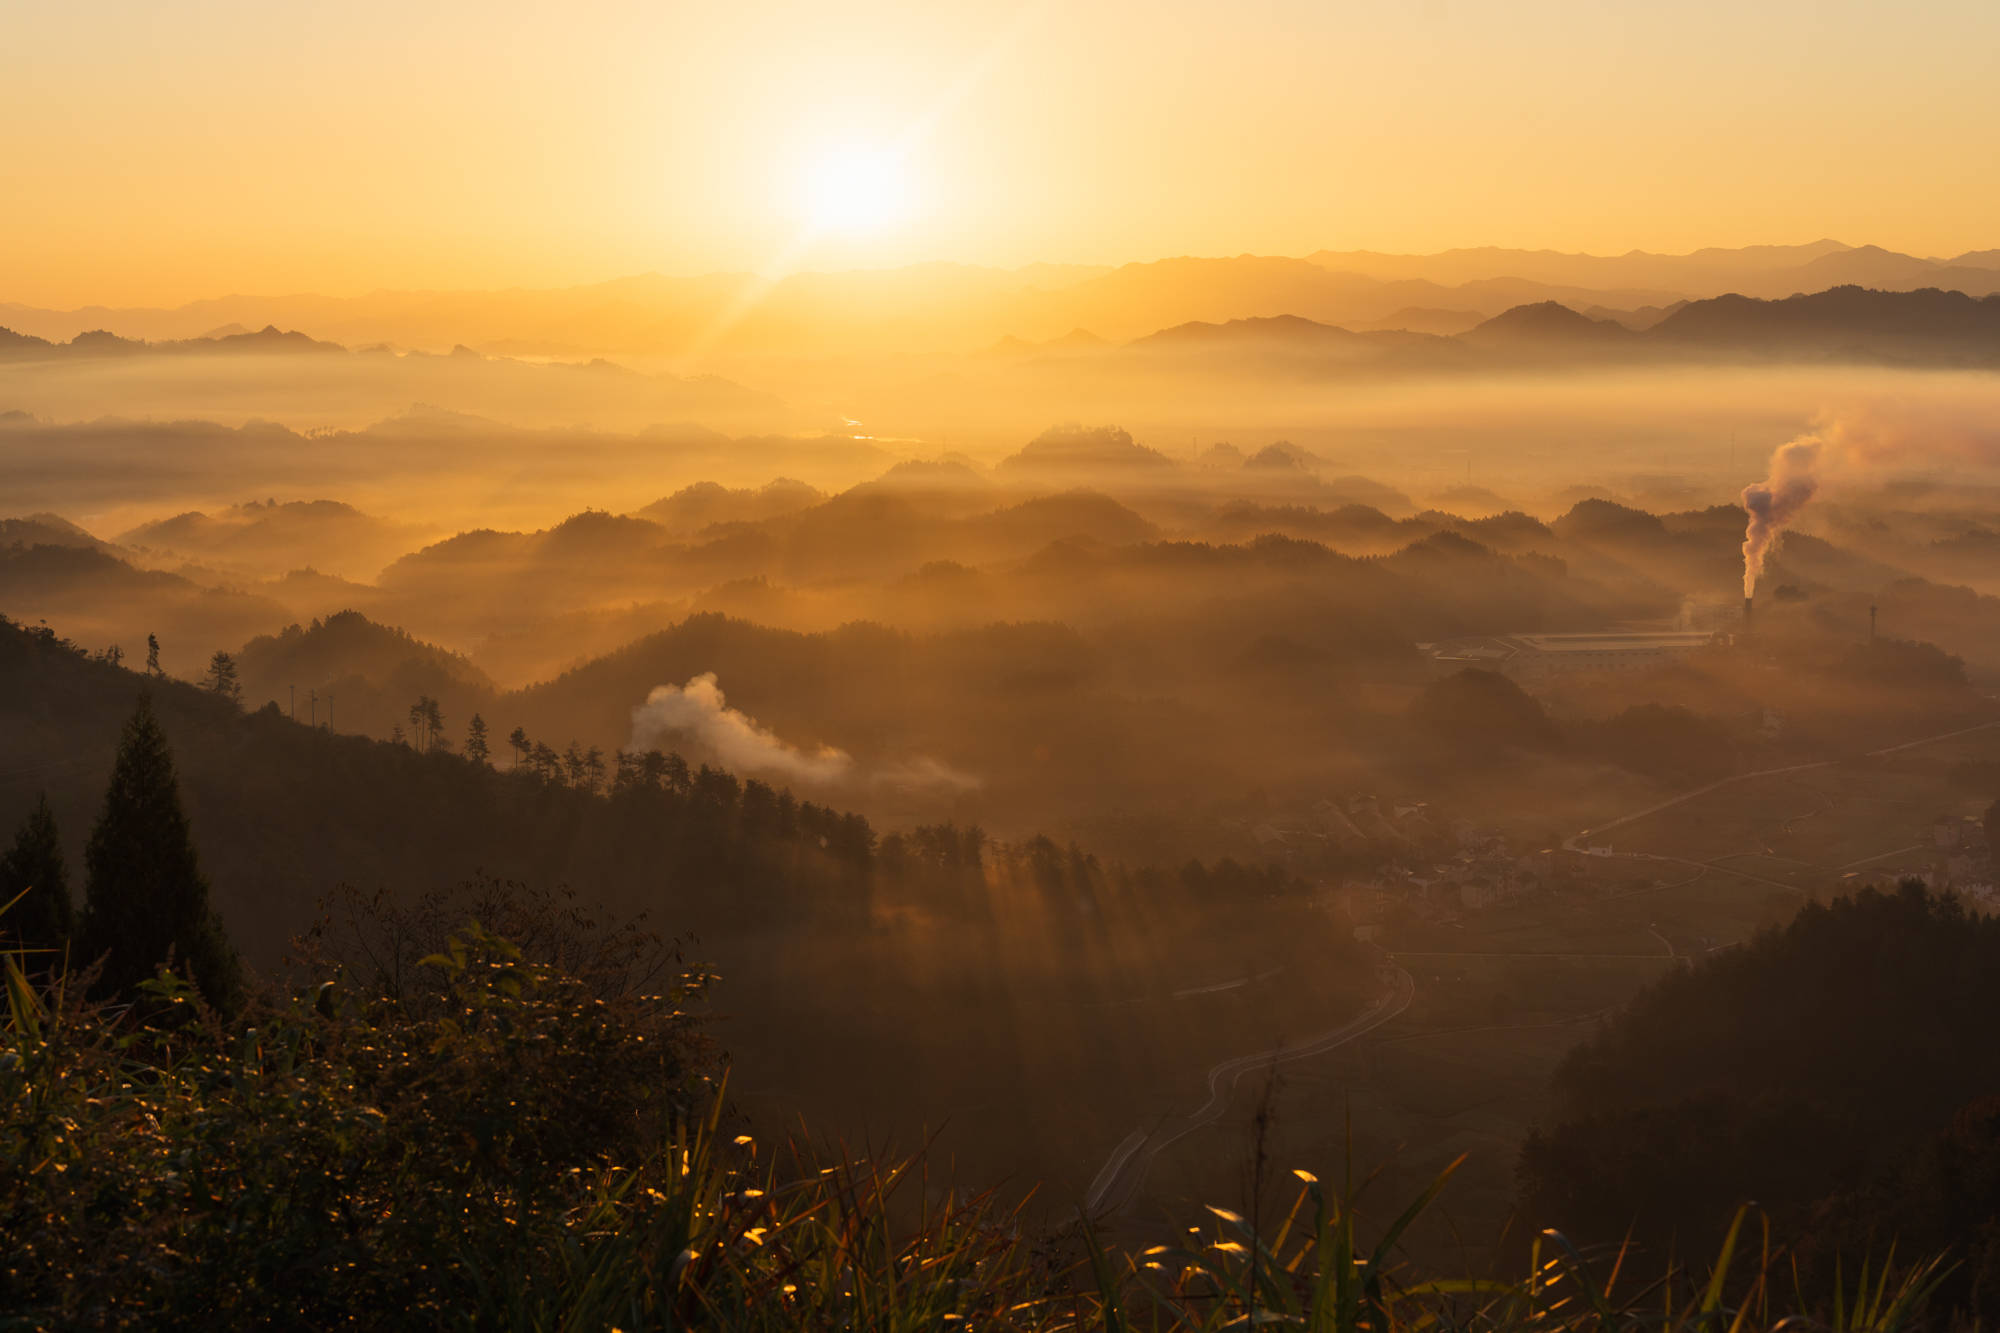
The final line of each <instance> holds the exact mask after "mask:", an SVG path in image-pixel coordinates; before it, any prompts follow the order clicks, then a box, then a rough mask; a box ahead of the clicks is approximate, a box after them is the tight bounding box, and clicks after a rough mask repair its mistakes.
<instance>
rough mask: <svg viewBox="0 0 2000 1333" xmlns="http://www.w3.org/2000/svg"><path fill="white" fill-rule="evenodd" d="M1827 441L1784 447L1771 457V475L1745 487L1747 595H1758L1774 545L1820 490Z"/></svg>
mask: <svg viewBox="0 0 2000 1333" xmlns="http://www.w3.org/2000/svg"><path fill="white" fill-rule="evenodd" d="M1824 448H1825V442H1824V441H1822V440H1820V439H1819V438H1817V437H1816V436H1805V437H1803V438H1800V439H1796V440H1793V441H1792V442H1791V443H1789V444H1784V445H1780V446H1779V447H1778V451H1777V452H1776V453H1774V454H1772V455H1771V472H1770V475H1769V476H1768V477H1766V478H1765V479H1764V480H1763V481H1760V482H1757V483H1755V484H1753V485H1750V486H1745V487H1744V488H1743V512H1744V513H1745V514H1747V515H1749V523H1748V524H1747V525H1746V526H1745V528H1744V530H1743V595H1744V596H1745V597H1750V596H1754V595H1755V594H1756V592H1757V580H1758V579H1759V578H1760V577H1761V576H1762V575H1763V573H1764V560H1765V557H1767V556H1768V555H1769V554H1770V553H1771V543H1772V542H1773V541H1774V540H1775V539H1776V538H1777V535H1778V534H1779V533H1780V532H1783V531H1784V530H1785V528H1786V527H1787V526H1788V525H1789V524H1790V523H1791V521H1792V520H1793V519H1794V518H1796V517H1797V516H1798V513H1799V511H1800V510H1801V509H1804V508H1805V507H1806V504H1807V502H1809V501H1810V500H1811V499H1812V498H1813V496H1814V494H1815V493H1817V492H1818V490H1819V477H1818V475H1817V472H1816V470H1817V468H1818V466H1819V458H1820V452H1821V451H1822V450H1823V449H1824Z"/></svg>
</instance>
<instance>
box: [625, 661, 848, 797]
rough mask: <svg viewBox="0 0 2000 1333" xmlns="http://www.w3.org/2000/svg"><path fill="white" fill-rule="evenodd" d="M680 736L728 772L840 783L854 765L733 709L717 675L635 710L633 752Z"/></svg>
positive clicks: (659, 694) (662, 692)
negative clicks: (709, 752) (782, 736)
mask: <svg viewBox="0 0 2000 1333" xmlns="http://www.w3.org/2000/svg"><path fill="white" fill-rule="evenodd" d="M679 737H692V738H694V739H695V740H697V741H699V742H700V743H701V744H702V745H704V746H706V747H707V748H708V749H710V750H713V751H714V752H715V755H716V757H717V758H718V759H720V760H721V761H722V763H723V764H724V766H726V767H728V768H737V769H745V770H748V771H751V772H757V773H775V774H779V775H781V776H783V777H785V778H788V779H790V780H792V781H797V782H813V783H829V782H837V781H839V780H840V779H842V778H844V777H846V776H847V775H848V773H849V772H850V771H851V770H852V769H853V767H854V758H853V756H852V755H850V754H848V753H847V752H846V751H844V750H836V749H834V748H833V747H832V746H824V745H823V746H821V747H819V748H818V749H816V750H804V749H800V748H799V747H798V746H796V745H793V744H791V743H789V742H787V741H784V740H782V739H780V738H779V737H778V736H777V735H776V734H775V733H774V732H772V731H770V730H769V729H768V728H766V727H763V726H760V725H758V723H757V721H756V719H755V718H752V717H751V716H750V715H749V714H747V713H745V712H743V710H741V709H739V708H731V707H729V705H728V702H727V700H725V699H724V698H723V695H722V687H721V686H719V685H718V684H716V678H715V673H714V672H713V671H704V672H702V673H701V674H700V675H699V676H696V677H695V678H694V679H693V680H690V681H689V682H688V683H687V684H685V685H662V686H660V687H658V688H657V689H655V690H654V691H653V692H652V693H651V694H649V695H647V696H646V702H645V703H643V704H641V705H639V706H638V707H637V708H634V709H633V710H632V745H633V748H635V749H641V750H644V749H651V748H653V747H654V746H657V745H661V744H663V743H666V742H667V741H669V740H670V739H671V738H679Z"/></svg>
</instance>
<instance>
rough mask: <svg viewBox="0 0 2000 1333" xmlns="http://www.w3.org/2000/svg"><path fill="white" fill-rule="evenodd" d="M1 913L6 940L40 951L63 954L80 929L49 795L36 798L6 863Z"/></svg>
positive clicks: (1, 874)
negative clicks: (73, 931)
mask: <svg viewBox="0 0 2000 1333" xmlns="http://www.w3.org/2000/svg"><path fill="white" fill-rule="evenodd" d="M10 903H11V904H12V906H8V904H10ZM0 908H5V914H4V915H0V938H6V939H8V940H10V941H12V942H13V943H14V944H18V945H19V946H21V947H23V948H27V949H36V950H40V949H60V948H62V946H63V945H64V944H66V943H68V942H69V937H70V931H71V929H72V928H73V926H74V921H73V920H72V910H71V907H70V901H69V876H68V874H67V873H65V871H64V869H63V859H62V840H61V839H60V838H59V837H58V836H57V835H56V820H55V816H54V815H53V814H51V813H50V811H49V798H48V793H46V792H44V793H42V794H41V795H40V796H38V797H37V798H36V800H35V807H34V809H32V810H30V811H29V812H28V817H27V819H25V820H24V821H22V824H21V829H20V831H19V832H18V833H16V834H15V835H14V845H13V846H12V847H10V848H9V849H8V851H7V855H6V856H5V857H4V858H0Z"/></svg>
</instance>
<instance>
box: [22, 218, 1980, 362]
mask: <svg viewBox="0 0 2000 1333" xmlns="http://www.w3.org/2000/svg"><path fill="white" fill-rule="evenodd" d="M1847 284H1855V285H1861V286H1866V287H1872V288H1879V289H1885V290H1899V291H1908V290H1916V289H1920V288H1925V287H1937V288H1941V289H1946V290H1957V291H1963V292H1965V293H1966V294H1968V295H1971V296H1974V297H1980V296H1987V295H1991V294H1993V293H1995V292H1996V291H2000V251H1995V250H1978V251H1968V252H1966V253H1964V254H1961V255H1958V256H1955V257H1950V258H1927V257H1923V256H1916V255H1906V254H1901V253H1899V252H1896V251H1891V250H1887V249H1884V248H1882V247H1879V246H1871V245H1862V246H1851V245H1846V244H1843V243H1841V242H1838V241H1832V240H1822V241H1816V242H1813V243H1810V244H1807V245H1791V246H1747V247H1743V248H1740V249H1704V250H1697V251H1693V252H1691V253H1689V254H1685V255H1660V254H1650V253H1647V252H1643V251H1633V252H1631V253H1628V254H1625V255H1615V256H1600V255H1580V254H1564V253H1559V252H1555V251H1529V250H1509V249H1499V248H1484V249H1471V250H1449V251H1444V252H1442V253H1440V254H1436V255H1390V254H1380V253H1375V252H1370V251H1319V252H1317V253H1314V254H1312V255H1309V256H1306V257H1304V258H1293V257H1286V256H1269V255H1238V256H1234V257H1228V258H1203V257H1195V256H1182V257H1176V258H1167V259H1159V260H1152V261H1146V262H1140V263H1130V264H1125V265H1121V266H1119V267H1116V268H1101V267H1088V266H1059V265H1035V266H1030V267H1028V268H1023V269H1014V270H1007V269H997V268H982V267H979V266H975V265H966V264H921V265H914V266H910V267H907V268H901V269H880V270H860V271H855V272H848V273H796V274H792V275H790V276H788V277H785V278H782V279H780V280H778V281H777V282H776V283H769V282H766V281H764V280H762V279H759V278H757V277H755V276H754V275H750V274H731V273H722V274H707V275H702V276H698V277H669V276H664V275H661V274H641V275H636V276H633V277H627V278H619V279H615V280H612V281H609V282H601V283H594V284H588V285H583V286H577V287H569V288H554V289H542V290H511V291H443V292H394V291H387V292H375V293H371V294H369V295H366V296H357V297H323V296H315V295H295V296H284V297H254V296H229V297H222V298H217V299H213V300H204V301H196V302H191V303H189V304H187V305H184V306H180V307H177V308H174V309H170V310H164V309H136V308H135V309H116V308H108V307H87V308H84V309H79V310H72V311H58V310H43V309H36V308H31V307H26V306H19V305H6V304H0V325H4V326H6V327H7V328H9V329H12V330H15V331H16V332H17V335H18V336H14V337H9V336H4V335H0V355H18V354H20V352H21V350H22V347H23V345H24V343H26V344H27V345H28V346H31V347H32V346H33V343H32V340H37V339H38V340H40V341H41V343H43V344H47V343H51V342H60V341H62V340H64V339H73V338H74V337H75V336H76V335H78V334H80V333H84V332H87V331H90V330H110V331H112V333H113V334H115V335H116V336H117V337H118V338H120V339H124V340H127V341H130V340H133V339H148V340H153V341H154V342H161V341H165V342H190V343H191V342H209V343H215V344H218V345H219V344H225V343H228V342H229V341H230V339H232V338H248V339H252V340H255V339H264V338H268V337H269V336H271V334H272V333H273V332H274V331H275V329H279V328H293V329H310V330H312V332H313V335H314V337H316V338H319V339H326V340H331V341H333V342H337V343H342V344H345V345H347V346H349V347H363V346H369V345H372V344H378V343H383V344H389V345H392V346H397V347H405V348H418V349H425V350H430V351H435V352H445V351H448V350H450V349H451V348H453V347H454V346H458V345H463V346H466V347H469V348H471V349H473V350H476V351H481V352H485V353H487V354H490V355H509V356H534V357H547V358H554V359H563V360H572V359H573V360H588V359H589V358H591V357H595V356H606V355H608V356H617V355H621V354H632V355H662V354H668V355H673V354H684V353H687V352H688V351H690V350H691V349H695V348H701V349H704V350H708V349H711V348H712V349H714V350H715V351H717V352H718V353H743V354H760V353H771V352H797V351H801V350H815V351H823V350H824V349H825V348H828V347H835V348H840V349H843V350H846V351H849V352H853V353H855V354H864V353H883V352H903V353H932V352H937V351H941V350H942V351H958V352H966V353H970V352H974V351H978V350H980V349H982V348H993V347H994V346H995V344H997V343H1000V342H1001V340H1003V339H1007V338H1012V339H1016V340H1018V341H1020V342H1024V343H1028V344H1041V343H1048V342H1050V341H1054V340H1060V339H1063V338H1064V336H1065V335H1066V334H1068V333H1069V332H1070V331H1071V330H1077V329H1084V330H1089V331H1090V333H1091V334H1092V335H1095V336H1098V337H1102V338H1104V339H1107V340H1109V341H1113V342H1119V341H1127V340H1130V339H1132V338H1135V337H1138V336H1141V335H1143V334H1146V333H1149V332H1152V331H1154V330H1158V329H1164V328H1170V327H1173V326H1176V325H1180V324H1185V323H1189V322H1191V321H1201V322H1207V323H1226V322H1228V321H1230V320H1236V319H1247V318H1257V317H1272V316H1278V315H1287V314H1290V315H1298V316H1301V317H1304V318H1307V319H1311V320H1314V321H1316V322H1319V323H1325V324H1332V325H1337V326H1340V327H1346V328H1353V329H1384V328H1390V327H1397V328H1404V329H1409V330H1411V331H1415V332H1422V333H1433V334H1451V333H1457V332H1461V331H1463V329H1464V328H1465V327H1468V326H1469V323H1470V322H1472V321H1476V319H1477V318H1482V317H1483V318H1491V317H1492V316H1494V315H1497V314H1500V313H1502V312H1504V311H1506V310H1508V309H1510V308H1512V307H1515V306H1519V305H1530V304H1535V303H1538V302H1543V301H1555V302H1558V303H1560V304H1563V305H1566V306H1569V307H1570V308H1572V309H1577V310H1585V309H1591V308H1599V309H1603V310H1607V311H1618V310H1630V311H1640V310H1644V309H1646V308H1649V307H1650V308H1654V309H1664V308H1666V307H1670V306H1672V305H1674V304H1676V303H1677V302H1680V301H1684V300H1700V299H1707V298H1710V297H1715V296H1719V295H1722V294H1724V293H1728V292H1734V293H1738V294H1741V295H1745V296H1750V297H1758V298H1765V299H1774V298H1782V297H1786V296H1790V295H1793V294H1795V293H1799V292H1813V291H1820V290H1824V289H1826V288H1830V287H1836V286H1842V285H1847ZM748 296H754V297H755V299H754V300H752V301H749V302H748V303H747V304H746V297H748ZM1467 317H1471V318H1470V319H1468V318H1467ZM1397 321H1401V322H1397ZM233 328H240V329H260V330H262V332H259V333H255V334H245V333H230V332H228V331H229V330H231V329H233ZM718 330H720V331H719V332H718ZM204 334H222V335H223V336H222V337H216V338H206V339H205V338H203V337H202V335H204ZM249 345H257V344H254V343H253V344H249ZM39 350H43V351H46V347H43V348H40V349H39ZM106 350H109V349H108V348H107V349H106ZM216 350H220V347H219V346H218V348H217V349H216ZM1006 350H1007V351H1009V352H1019V351H1021V350H1022V349H1021V348H1019V347H1016V346H1013V345H1012V344H1009V346H1008V347H1007V349H1006Z"/></svg>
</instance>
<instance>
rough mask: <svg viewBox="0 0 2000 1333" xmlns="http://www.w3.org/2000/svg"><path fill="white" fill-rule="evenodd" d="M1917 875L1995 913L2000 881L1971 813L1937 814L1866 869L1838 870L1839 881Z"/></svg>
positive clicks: (1999, 907) (1886, 881)
mask: <svg viewBox="0 0 2000 1333" xmlns="http://www.w3.org/2000/svg"><path fill="white" fill-rule="evenodd" d="M1910 879H1914V880H1919V881H1921V882H1922V883H1924V884H1926V885H1928V886H1929V887H1931V888H1933V889H1939V890H1949V891H1951V892H1953V893H1956V894H1957V895H1958V896H1959V897H1961V898H1963V899H1965V900H1966V902H1967V903H1969V904H1971V905H1972V906H1974V907H1978V908H1980V909H1981V910H1983V911H1986V912H1989V913H1993V914H1995V915H2000V884H1996V880H1995V875H1994V870H1993V848H1992V844H1991V843H1990V842H1989V841H1988V839H1987V836H1986V826H1985V824H1984V823H1983V822H1982V821H1981V820H1980V819H1978V818H1976V817H1975V816H1972V815H1939V816H1938V817H1937V818H1936V819H1934V820H1932V821H1931V826H1930V828H1929V830H1927V836H1925V837H1924V838H1922V839H1921V840H1920V841H1919V842H1918V843H1917V844H1916V845H1914V846H1912V847H1908V848H1905V849H1903V850H1902V851H1899V852H1894V853H1891V854H1890V855H1889V856H1886V857H1884V858H1882V859H1881V860H1879V861H1876V862H1874V863H1872V864H1870V865H1869V866H1868V867H1867V868H1866V869H1863V870H1855V871H1850V872H1849V873H1848V874H1846V875H1843V876H1841V883H1842V887H1843V888H1845V887H1850V886H1851V887H1857V888H1858V887H1861V886H1863V885H1871V884H1872V885H1878V886H1883V887H1887V886H1889V885H1893V884H1900V883H1902V882H1903V881H1904V880H1910Z"/></svg>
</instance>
